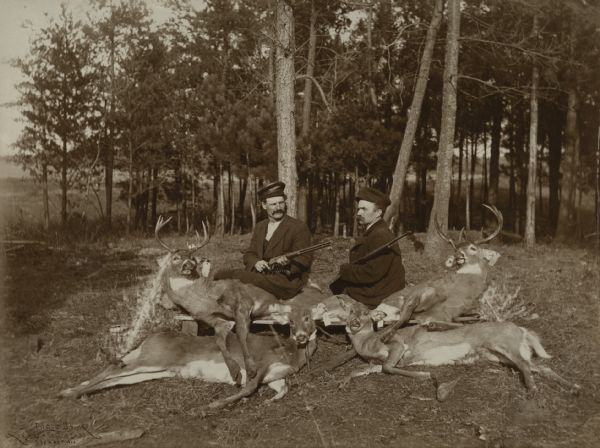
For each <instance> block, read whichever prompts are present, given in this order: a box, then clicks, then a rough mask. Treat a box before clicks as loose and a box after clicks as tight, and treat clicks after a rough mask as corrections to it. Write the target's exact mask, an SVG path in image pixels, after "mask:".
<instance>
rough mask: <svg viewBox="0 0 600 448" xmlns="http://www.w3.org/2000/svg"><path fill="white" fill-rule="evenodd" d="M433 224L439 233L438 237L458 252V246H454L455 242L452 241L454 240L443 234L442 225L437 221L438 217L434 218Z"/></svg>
mask: <svg viewBox="0 0 600 448" xmlns="http://www.w3.org/2000/svg"><path fill="white" fill-rule="evenodd" d="M433 224H434V225H435V230H436V232H437V233H438V235H439V236H440V238H441V239H443V240H444V241H445V242H447V243H448V244H450V245H451V246H452V247H453V248H454V250H456V244H454V241H453V240H452V238H450V237H448V236H447V235H446V234H445V233H444V232H442V229H440V223H439V222H438V220H437V216H436V217H435V218H434V220H433Z"/></svg>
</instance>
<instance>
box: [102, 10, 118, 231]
mask: <svg viewBox="0 0 600 448" xmlns="http://www.w3.org/2000/svg"><path fill="white" fill-rule="evenodd" d="M110 26H111V29H110V36H109V39H110V61H109V63H110V110H109V116H108V132H109V138H108V142H107V146H106V154H105V160H104V194H105V197H106V226H107V228H108V229H110V228H111V225H112V189H113V167H114V153H115V149H114V144H115V102H116V99H115V96H116V95H115V93H116V87H115V45H116V44H115V20H114V10H113V7H112V3H111V7H110Z"/></svg>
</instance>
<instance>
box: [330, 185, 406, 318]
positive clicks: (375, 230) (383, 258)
mask: <svg viewBox="0 0 600 448" xmlns="http://www.w3.org/2000/svg"><path fill="white" fill-rule="evenodd" d="M356 201H357V202H358V206H357V219H358V223H359V224H360V225H361V226H363V228H364V233H363V235H362V237H359V238H358V239H357V240H356V244H354V246H352V247H351V248H350V254H349V259H350V262H349V263H345V264H342V265H341V266H340V270H339V276H338V279H337V280H336V282H335V284H336V287H337V288H338V289H339V290H341V291H343V293H345V294H346V295H348V296H350V297H351V298H352V299H354V300H357V301H359V302H361V303H363V304H364V305H366V306H367V307H368V308H374V307H376V306H377V305H379V304H380V303H381V301H382V300H383V299H384V298H386V297H387V296H389V295H390V294H392V293H394V292H396V291H399V290H401V289H402V288H404V286H405V280H404V266H403V264H402V254H401V253H400V249H399V248H398V244H393V245H392V246H391V247H389V248H385V249H383V250H381V251H379V252H377V253H376V254H374V255H373V256H372V257H370V258H369V259H367V260H366V261H364V262H360V263H353V262H354V261H356V260H358V259H359V258H361V257H364V256H365V255H367V254H369V253H371V252H372V251H373V250H375V249H377V248H379V247H381V246H384V245H385V244H386V243H389V242H390V241H391V240H392V239H393V238H394V234H393V233H392V232H391V231H390V230H389V229H388V226H387V225H386V223H385V221H384V220H383V213H384V211H385V209H386V207H387V206H388V205H389V204H390V200H389V198H388V197H387V195H385V194H384V193H382V192H380V191H378V190H376V189H374V188H369V187H366V188H362V189H360V190H359V192H358V194H357V195H356ZM332 285H333V284H332ZM335 292H337V291H334V293H335Z"/></svg>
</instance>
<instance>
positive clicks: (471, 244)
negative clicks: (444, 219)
mask: <svg viewBox="0 0 600 448" xmlns="http://www.w3.org/2000/svg"><path fill="white" fill-rule="evenodd" d="M483 206H484V207H485V208H487V209H488V210H490V211H491V212H492V213H493V214H494V216H495V217H496V220H497V221H498V226H497V227H496V229H495V230H494V231H493V232H492V233H491V234H490V235H488V236H487V237H485V238H482V239H479V240H476V241H470V240H468V239H466V238H464V232H463V231H461V233H460V237H459V241H458V243H455V242H454V240H453V239H452V238H450V237H448V236H447V235H446V234H445V233H444V232H443V231H442V229H441V228H440V225H439V223H438V222H437V219H436V220H434V223H435V230H436V231H437V233H438V235H439V236H440V238H441V239H443V240H444V241H446V242H447V243H448V244H450V245H451V246H452V248H453V249H454V255H451V256H450V257H448V259H447V260H446V267H448V268H452V267H455V266H458V267H459V271H468V268H469V267H470V266H474V265H479V264H480V262H482V261H485V262H486V263H487V265H489V266H493V265H494V264H495V263H496V261H498V258H499V257H500V254H499V253H498V252H496V251H495V250H491V249H485V248H483V247H481V244H484V243H487V242H488V241H491V240H492V239H494V238H495V237H496V236H498V234H499V233H500V231H501V230H502V225H503V223H504V219H503V217H502V213H500V210H498V209H497V208H496V207H492V206H489V205H487V204H483ZM463 238H464V241H463Z"/></svg>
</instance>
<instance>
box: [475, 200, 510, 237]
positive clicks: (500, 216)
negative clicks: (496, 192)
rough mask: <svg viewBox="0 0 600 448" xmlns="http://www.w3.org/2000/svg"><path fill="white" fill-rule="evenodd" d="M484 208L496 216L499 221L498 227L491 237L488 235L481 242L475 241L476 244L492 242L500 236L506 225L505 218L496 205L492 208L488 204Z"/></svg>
mask: <svg viewBox="0 0 600 448" xmlns="http://www.w3.org/2000/svg"><path fill="white" fill-rule="evenodd" d="M483 206H484V207H485V208H487V209H488V210H489V211H491V212H492V213H493V214H494V216H495V217H496V220H497V221H498V227H497V228H496V230H494V232H492V234H491V235H488V236H487V237H485V238H483V239H481V240H477V241H475V244H483V243H486V242H488V241H491V240H492V239H494V238H496V237H497V236H498V234H499V233H500V232H501V231H502V226H503V225H504V217H503V216H502V213H500V210H498V209H497V208H496V206H495V205H494V206H490V205H487V204H483Z"/></svg>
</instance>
